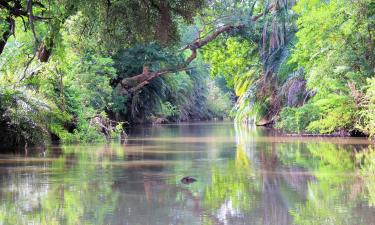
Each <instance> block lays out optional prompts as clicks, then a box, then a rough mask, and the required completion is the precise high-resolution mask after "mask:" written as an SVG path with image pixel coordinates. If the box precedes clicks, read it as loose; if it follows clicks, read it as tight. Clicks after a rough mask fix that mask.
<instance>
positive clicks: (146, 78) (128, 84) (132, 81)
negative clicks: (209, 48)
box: [117, 4, 274, 94]
mask: <svg viewBox="0 0 375 225" xmlns="http://www.w3.org/2000/svg"><path fill="white" fill-rule="evenodd" d="M273 9H274V4H271V5H269V6H268V7H267V8H266V9H265V10H264V12H262V13H259V14H257V15H256V16H253V17H252V18H251V22H256V21H258V20H259V19H260V18H261V17H263V16H264V15H265V14H266V13H268V12H269V11H271V10H273ZM245 27H246V25H245V24H238V25H224V26H221V27H219V28H217V29H216V30H215V31H214V32H213V33H211V34H210V35H207V36H205V37H202V38H201V37H198V38H197V39H196V40H194V41H193V42H192V43H190V44H189V45H187V46H185V47H184V48H183V49H182V51H185V50H190V51H191V54H190V56H189V57H188V58H187V59H186V60H185V61H184V62H183V63H181V64H179V65H177V66H175V67H174V68H167V69H162V70H159V71H155V72H149V71H148V68H147V69H146V67H144V69H143V72H142V73H141V74H138V75H135V76H133V77H127V78H124V79H122V80H121V81H120V83H119V84H118V85H117V88H118V89H119V90H120V93H125V94H129V93H134V92H135V91H138V90H139V89H141V88H143V87H144V86H146V85H148V84H149V83H150V81H151V80H152V79H154V78H156V77H159V76H162V75H164V74H169V73H175V72H178V71H183V70H187V67H188V66H189V64H190V63H191V62H193V61H194V59H195V58H196V57H197V54H198V49H200V48H202V47H203V46H205V45H207V44H208V43H209V42H211V41H213V40H215V39H216V38H217V37H218V36H219V35H221V34H222V33H226V32H229V31H232V30H236V29H244V28H245Z"/></svg>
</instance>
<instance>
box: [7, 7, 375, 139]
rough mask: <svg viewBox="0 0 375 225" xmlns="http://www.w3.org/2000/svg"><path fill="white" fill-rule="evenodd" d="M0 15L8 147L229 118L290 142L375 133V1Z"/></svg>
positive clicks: (10, 10) (12, 10) (33, 10)
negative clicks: (299, 135) (302, 135)
mask: <svg viewBox="0 0 375 225" xmlns="http://www.w3.org/2000/svg"><path fill="white" fill-rule="evenodd" d="M0 10H1V11H0V19H1V20H0V33H1V37H0V115H1V117H0V143H4V144H5V143H6V144H9V143H11V144H14V145H19V144H28V143H29V144H41V143H44V142H46V141H49V140H50V139H51V138H52V139H56V140H61V141H65V142H77V141H78V142H82V141H94V140H104V139H106V138H107V139H108V138H113V137H116V136H120V135H121V134H122V133H123V128H124V125H125V126H126V125H127V124H135V123H146V122H154V123H162V122H167V121H187V120H203V119H212V118H223V117H227V116H228V113H229V111H231V113H230V115H231V116H233V117H234V118H235V119H236V120H237V121H246V122H254V123H257V124H259V125H275V126H276V127H279V128H282V129H284V130H285V131H287V132H311V133H328V134H330V133H335V132H336V133H337V132H338V133H340V134H346V133H348V132H351V133H363V134H366V135H370V136H373V135H375V116H374V115H375V89H374V84H375V78H374V65H375V62H374V60H375V58H374V57H375V56H374V30H375V29H374V26H375V25H374V21H375V20H374V10H375V4H374V3H373V2H372V1H371V0H358V1H355V2H354V1H349V2H348V1H345V0H330V1H323V0H314V1H308V0H300V1H298V3H296V2H295V1H294V0H272V1H268V0H258V1H257V0H246V1H237V0H221V1H204V0H192V1H182V0H167V1H164V0H145V1H125V0H99V1H88V0H76V1H71V0H52V1H51V0H48V1H47V0H39V1H37V0H12V1H11V0H1V1H0ZM208 74H210V76H208ZM235 100H236V104H235V106H234V108H233V109H232V110H231V107H232V102H233V101H235Z"/></svg>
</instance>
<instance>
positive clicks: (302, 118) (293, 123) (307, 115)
mask: <svg viewBox="0 0 375 225" xmlns="http://www.w3.org/2000/svg"><path fill="white" fill-rule="evenodd" d="M319 115H320V111H319V108H318V107H316V106H314V105H313V104H306V105H303V106H301V107H299V108H294V107H285V108H283V109H282V110H281V112H280V116H279V118H278V120H277V124H276V126H277V127H278V128H281V129H283V130H285V131H287V132H298V133H301V132H306V131H307V129H306V128H307V127H308V126H309V124H310V123H311V122H312V121H315V120H317V119H319Z"/></svg>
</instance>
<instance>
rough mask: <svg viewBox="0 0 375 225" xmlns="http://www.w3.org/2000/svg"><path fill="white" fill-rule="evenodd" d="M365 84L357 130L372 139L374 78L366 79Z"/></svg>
mask: <svg viewBox="0 0 375 225" xmlns="http://www.w3.org/2000/svg"><path fill="white" fill-rule="evenodd" d="M367 82H368V85H367V87H366V89H365V90H366V93H365V96H364V97H363V102H362V104H363V107H362V109H361V110H360V111H359V112H358V116H359V119H358V120H357V123H358V124H357V128H358V129H359V130H361V131H362V132H364V133H366V134H369V135H370V137H372V138H373V137H374V136H375V78H371V79H368V80H367Z"/></svg>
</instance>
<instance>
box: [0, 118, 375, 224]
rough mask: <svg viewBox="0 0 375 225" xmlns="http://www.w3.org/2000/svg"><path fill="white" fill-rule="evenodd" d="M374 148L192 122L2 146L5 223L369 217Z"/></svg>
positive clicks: (361, 142)
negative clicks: (105, 137)
mask: <svg viewBox="0 0 375 225" xmlns="http://www.w3.org/2000/svg"><path fill="white" fill-rule="evenodd" d="M373 149H375V148H374V147H373V146H372V145H371V142H369V141H368V140H367V139H365V138H328V137H325V138H314V137H278V136H274V135H273V134H272V132H269V131H268V130H264V129H261V128H254V127H246V126H243V125H234V124H232V123H194V124H179V125H162V126H156V127H144V128H137V129H133V130H131V131H130V134H129V139H128V141H127V142H126V143H122V144H120V143H111V144H95V145H70V146H53V147H50V148H48V149H47V150H46V151H45V152H43V151H42V150H38V149H35V150H30V151H29V152H28V155H27V156H26V155H24V154H23V153H20V154H9V153H8V154H2V155H0V224H1V225H2V224H129V225H137V224H140V225H143V224H150V225H154V224H163V225H164V224H234V225H235V224H270V225H271V224H277V225H283V224H285V225H286V224H355V225H357V224H370V225H371V224H375V153H374V151H373ZM186 176H190V177H193V178H195V179H196V180H197V181H196V182H194V183H191V184H183V183H181V178H183V177H186Z"/></svg>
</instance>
